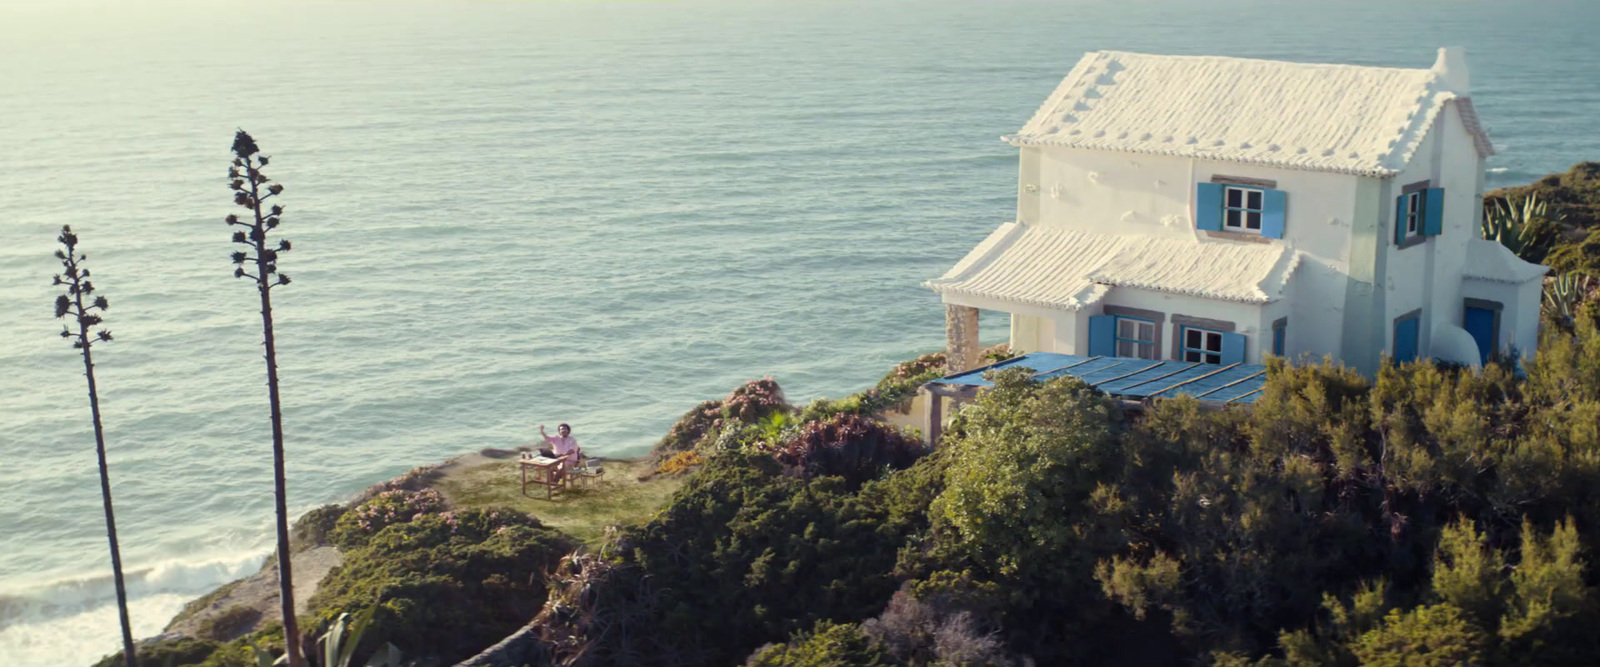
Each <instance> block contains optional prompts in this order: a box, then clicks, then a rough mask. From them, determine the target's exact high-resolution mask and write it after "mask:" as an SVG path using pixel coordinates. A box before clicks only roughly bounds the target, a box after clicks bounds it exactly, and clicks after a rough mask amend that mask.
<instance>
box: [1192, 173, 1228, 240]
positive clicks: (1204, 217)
mask: <svg viewBox="0 0 1600 667" xmlns="http://www.w3.org/2000/svg"><path fill="white" fill-rule="evenodd" d="M1196 185H1197V187H1198V188H1199V189H1198V190H1196V191H1195V196H1194V226H1195V229H1204V230H1207V231H1213V232H1220V231H1222V184H1221V183H1198V184H1196Z"/></svg>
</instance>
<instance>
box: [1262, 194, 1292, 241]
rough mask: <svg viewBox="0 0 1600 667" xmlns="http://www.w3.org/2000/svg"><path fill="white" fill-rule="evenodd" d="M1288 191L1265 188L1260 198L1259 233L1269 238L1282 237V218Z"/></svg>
mask: <svg viewBox="0 0 1600 667" xmlns="http://www.w3.org/2000/svg"><path fill="white" fill-rule="evenodd" d="M1288 204H1289V193H1287V192H1284V191H1282V190H1267V191H1266V196H1264V197H1262V199H1261V235H1262V236H1265V237H1267V238H1270V239H1281V238H1283V220H1284V216H1285V215H1286V213H1287V212H1288V210H1289V208H1288Z"/></svg>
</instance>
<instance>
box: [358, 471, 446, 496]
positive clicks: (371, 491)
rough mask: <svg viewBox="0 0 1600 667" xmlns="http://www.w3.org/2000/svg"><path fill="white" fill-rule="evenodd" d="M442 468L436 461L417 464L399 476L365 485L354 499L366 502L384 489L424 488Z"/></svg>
mask: <svg viewBox="0 0 1600 667" xmlns="http://www.w3.org/2000/svg"><path fill="white" fill-rule="evenodd" d="M443 468H444V465H443V464H438V463H433V464H429V465H422V466H417V467H415V468H412V469H410V470H407V471H405V472H404V473H401V474H400V476H398V477H395V478H394V479H389V480H384V481H382V482H378V483H377V484H373V485H372V486H369V487H367V489H366V490H365V491H362V492H361V496H360V497H358V498H357V499H356V502H358V503H362V502H366V501H368V500H371V499H372V498H374V497H376V496H378V494H381V493H383V492H385V491H420V490H422V489H426V488H428V485H429V484H432V483H433V481H434V480H435V479H438V477H439V471H440V470H441V469H443Z"/></svg>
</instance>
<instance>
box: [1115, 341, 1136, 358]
mask: <svg viewBox="0 0 1600 667" xmlns="http://www.w3.org/2000/svg"><path fill="white" fill-rule="evenodd" d="M1134 347H1136V346H1135V345H1134V344H1133V343H1130V342H1128V341H1125V340H1122V341H1117V356H1119V357H1132V356H1137V355H1136V353H1135V352H1134Z"/></svg>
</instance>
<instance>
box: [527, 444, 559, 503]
mask: <svg viewBox="0 0 1600 667" xmlns="http://www.w3.org/2000/svg"><path fill="white" fill-rule="evenodd" d="M519 463H520V464H521V467H522V495H524V496H526V495H528V482H533V483H534V484H538V485H540V486H543V487H544V499H545V500H550V499H551V493H552V492H553V491H554V490H555V488H556V487H558V486H561V484H562V482H564V481H565V477H566V476H565V475H564V474H563V472H564V470H563V464H565V463H566V459H564V458H556V459H552V458H547V457H544V456H537V455H535V456H523V457H522V459H521V460H520V461H519ZM530 470H531V471H533V478H532V479H529V478H528V471H530Z"/></svg>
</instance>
